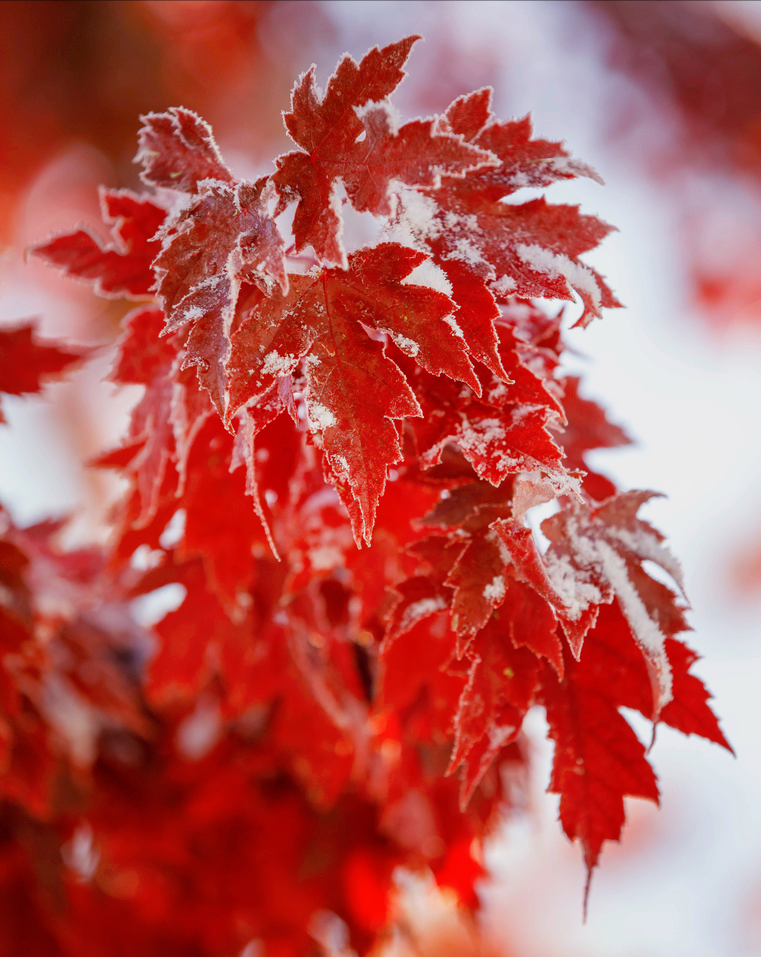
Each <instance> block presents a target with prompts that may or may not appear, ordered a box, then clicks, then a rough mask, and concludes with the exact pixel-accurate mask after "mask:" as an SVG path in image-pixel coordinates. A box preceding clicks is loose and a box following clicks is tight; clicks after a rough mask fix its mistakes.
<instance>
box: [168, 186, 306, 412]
mask: <svg viewBox="0 0 761 957" xmlns="http://www.w3.org/2000/svg"><path fill="white" fill-rule="evenodd" d="M268 197H269V184H268V182H267V180H266V179H261V180H258V181H257V182H256V183H254V184H248V183H238V184H237V185H230V184H227V183H222V182H214V181H210V182H205V183H203V184H202V186H201V187H200V193H199V194H198V196H197V197H196V198H195V199H194V201H193V202H192V203H191V205H190V206H188V207H186V208H184V209H182V210H181V211H180V212H179V213H178V214H177V215H176V216H174V217H172V218H171V219H170V220H169V221H168V222H167V223H166V225H165V227H164V228H163V230H162V232H161V236H160V238H161V241H162V250H161V253H160V255H159V256H158V257H157V259H156V260H155V262H154V269H155V270H156V289H157V293H158V296H159V299H160V301H161V304H162V306H163V308H164V312H165V314H166V319H167V323H166V331H167V332H171V331H173V330H175V329H178V328H179V327H181V326H184V325H188V326H189V327H190V334H189V336H188V339H187V344H186V354H185V364H186V365H189V364H192V365H196V366H197V367H198V378H199V381H200V382H201V384H202V385H203V387H204V388H205V389H206V390H207V391H208V392H209V395H210V396H211V398H212V401H213V403H214V405H215V406H216V408H217V410H218V411H219V413H220V414H224V411H225V408H226V404H227V391H226V390H227V386H226V376H225V363H226V361H227V358H228V356H229V353H230V331H231V327H232V322H233V317H234V315H235V310H236V307H237V305H238V298H239V296H240V292H241V287H242V286H243V284H244V283H250V284H253V285H255V286H258V287H259V288H261V289H262V291H263V292H266V293H273V292H274V290H275V288H277V287H279V288H280V289H281V290H282V291H286V290H287V288H288V280H287V277H286V274H285V263H284V257H283V254H284V251H285V246H284V244H283V240H282V238H281V236H280V233H279V231H278V229H277V227H276V225H275V222H274V220H273V219H272V217H271V216H270V215H269V213H268V211H267V201H268Z"/></svg>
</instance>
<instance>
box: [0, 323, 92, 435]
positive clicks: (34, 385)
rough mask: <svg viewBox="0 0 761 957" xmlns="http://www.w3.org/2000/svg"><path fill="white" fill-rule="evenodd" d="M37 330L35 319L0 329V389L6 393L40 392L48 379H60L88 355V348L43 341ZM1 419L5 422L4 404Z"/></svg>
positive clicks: (0, 412) (0, 414) (0, 413)
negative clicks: (75, 347) (36, 332)
mask: <svg viewBox="0 0 761 957" xmlns="http://www.w3.org/2000/svg"><path fill="white" fill-rule="evenodd" d="M34 329H35V323H34V322H29V323H26V324H25V325H20V326H16V327H14V328H11V329H0V392H5V393H6V395H24V394H25V393H34V392H39V391H40V390H41V389H42V386H43V382H44V381H45V380H47V379H56V378H60V376H61V374H62V373H64V372H65V371H66V370H67V369H68V368H70V366H72V365H73V364H74V363H76V362H79V361H81V360H82V358H84V357H85V356H86V355H87V354H88V350H86V349H82V348H78V349H72V348H71V347H62V346H61V345H60V344H59V343H55V344H54V343H52V342H46V341H45V340H42V341H40V340H39V339H37V337H36V335H35V331H34ZM0 422H5V418H4V417H3V412H2V407H1V406H0Z"/></svg>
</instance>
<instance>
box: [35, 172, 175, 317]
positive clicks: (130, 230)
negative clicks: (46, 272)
mask: <svg viewBox="0 0 761 957" xmlns="http://www.w3.org/2000/svg"><path fill="white" fill-rule="evenodd" d="M100 206H101V212H102V215H103V222H104V223H105V224H106V226H108V227H109V228H110V231H111V236H112V240H111V241H110V242H105V243H104V242H103V240H102V239H100V238H99V237H98V236H96V235H94V234H93V233H92V232H91V231H90V230H89V229H78V230H77V231H76V232H73V233H64V234H63V235H61V236H55V237H54V238H53V239H49V240H46V241H45V242H44V243H38V244H37V245H35V246H32V247H31V249H30V252H31V253H32V254H33V255H34V256H38V257H39V258H40V259H43V260H44V261H45V262H47V263H48V264H50V265H51V266H57V267H58V268H59V269H61V270H62V272H63V274H64V275H65V276H71V277H72V278H73V279H81V280H83V281H84V282H89V283H92V285H93V287H94V289H95V292H96V293H98V295H100V296H105V297H107V298H122V297H124V298H127V299H144V298H149V297H150V296H152V295H153V289H154V285H155V281H156V277H155V275H154V273H153V270H152V269H151V264H152V263H153V260H154V259H155V258H156V256H157V255H158V254H159V252H160V251H161V244H160V243H159V242H158V241H157V239H156V234H157V233H158V231H159V229H160V228H161V226H162V224H163V222H164V219H165V218H166V210H165V209H164V208H163V207H161V206H158V205H157V204H156V203H154V202H153V201H152V200H150V199H149V198H148V197H147V196H140V195H139V194H137V193H133V192H131V191H130V190H128V189H121V190H112V189H101V191H100Z"/></svg>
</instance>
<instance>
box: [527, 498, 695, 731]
mask: <svg viewBox="0 0 761 957" xmlns="http://www.w3.org/2000/svg"><path fill="white" fill-rule="evenodd" d="M655 494H656V493H655V492H626V493H621V494H619V495H616V496H614V497H613V498H611V499H609V500H607V501H606V502H604V503H603V504H602V505H601V506H600V507H599V508H597V509H590V508H589V507H588V506H586V505H582V504H579V503H572V504H570V505H569V506H568V507H567V508H565V509H563V510H562V511H560V512H558V513H557V514H556V515H553V516H552V517H551V518H549V519H546V520H545V521H544V522H543V523H542V531H543V532H544V534H545V535H546V536H547V537H548V538H549V539H550V542H551V543H552V544H551V546H550V549H549V550H548V552H547V554H546V556H545V567H546V569H547V573H548V575H549V578H550V581H551V583H552V586H553V588H554V590H555V592H556V593H557V594H558V595H560V597H561V599H562V601H563V604H564V605H565V607H566V614H567V617H569V618H570V619H572V620H573V621H578V620H579V619H580V618H581V617H582V614H583V613H584V612H586V611H587V610H588V609H589V608H590V606H592V605H594V604H601V603H608V602H610V601H612V599H613V597H614V596H615V597H616V598H617V599H618V601H619V603H620V605H621V608H622V610H623V612H624V614H625V616H626V618H627V620H628V622H629V624H630V626H631V629H632V633H633V635H634V637H635V640H636V641H637V643H638V645H639V647H640V649H641V651H642V654H643V655H644V657H645V660H646V662H647V663H648V666H649V668H650V670H651V676H652V681H653V699H654V711H655V714H654V717H657V715H658V713H660V711H661V710H662V709H663V707H664V706H665V705H666V704H668V702H669V701H670V700H671V699H672V697H673V689H672V680H671V668H670V665H669V661H668V656H667V655H666V650H665V642H666V639H667V638H671V637H673V635H674V634H675V633H677V632H679V631H683V630H685V628H686V627H687V624H686V622H685V620H684V609H683V607H681V606H680V605H679V604H678V602H677V598H676V595H675V594H674V592H673V591H672V590H671V589H670V588H668V587H667V586H666V585H663V584H662V583H661V582H658V581H656V580H655V579H653V578H652V577H651V576H650V575H648V574H647V572H646V571H645V569H644V568H643V566H642V562H643V561H645V560H650V561H653V562H655V563H657V564H658V565H660V567H661V568H663V569H664V570H665V571H666V572H668V573H669V574H670V575H671V576H672V578H674V580H675V581H676V582H677V584H678V585H679V586H680V588H681V584H682V583H681V571H680V569H679V566H678V564H677V562H676V560H675V559H674V557H673V556H672V555H671V553H670V552H669V551H668V550H667V549H666V548H665V547H664V546H663V544H662V542H663V536H662V535H661V534H660V533H659V532H656V531H655V529H653V528H652V527H651V526H650V525H648V524H647V523H646V522H643V521H642V520H640V519H638V518H637V517H636V513H637V510H638V508H639V507H640V506H641V505H642V504H643V503H644V502H646V501H648V500H649V499H650V498H652V497H653V496H654V495H655ZM580 652H581V646H580V645H577V646H576V647H575V649H574V653H575V654H576V655H577V656H578V654H579V653H580Z"/></svg>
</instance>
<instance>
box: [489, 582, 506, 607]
mask: <svg viewBox="0 0 761 957" xmlns="http://www.w3.org/2000/svg"><path fill="white" fill-rule="evenodd" d="M504 597H505V579H504V577H503V576H502V575H495V576H494V578H493V579H492V580H491V581H490V582H489V584H488V585H486V586H485V587H484V598H485V599H486V600H487V601H490V602H492V603H493V604H495V605H496V604H497V602H499V601H502V599H503V598H504Z"/></svg>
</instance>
